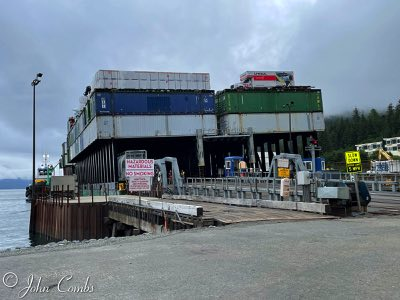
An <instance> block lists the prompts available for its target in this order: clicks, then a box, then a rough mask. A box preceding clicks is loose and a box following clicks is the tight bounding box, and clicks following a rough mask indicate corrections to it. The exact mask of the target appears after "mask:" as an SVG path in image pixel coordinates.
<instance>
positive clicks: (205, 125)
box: [114, 115, 217, 138]
mask: <svg viewBox="0 0 400 300" xmlns="http://www.w3.org/2000/svg"><path fill="white" fill-rule="evenodd" d="M114 124H115V138H135V137H154V136H195V135H196V130H197V129H202V130H203V131H204V132H216V130H217V118H216V116H215V115H163V116H162V115H151V116H139V115H137V116H115V117H114Z"/></svg>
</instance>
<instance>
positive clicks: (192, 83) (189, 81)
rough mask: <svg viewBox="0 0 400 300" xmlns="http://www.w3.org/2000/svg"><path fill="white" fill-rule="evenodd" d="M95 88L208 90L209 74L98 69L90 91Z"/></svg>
mask: <svg viewBox="0 0 400 300" xmlns="http://www.w3.org/2000/svg"><path fill="white" fill-rule="evenodd" d="M95 89H172V90H175V89H182V90H187V89H190V90H209V89H210V76H209V74H208V73H172V72H142V71H112V70H100V71H98V72H96V74H95V78H94V80H93V83H92V91H94V90H95Z"/></svg>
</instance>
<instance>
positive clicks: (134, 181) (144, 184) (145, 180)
mask: <svg viewBox="0 0 400 300" xmlns="http://www.w3.org/2000/svg"><path fill="white" fill-rule="evenodd" d="M150 190H151V177H137V176H135V177H133V176H132V177H129V191H130V192H145V191H150Z"/></svg>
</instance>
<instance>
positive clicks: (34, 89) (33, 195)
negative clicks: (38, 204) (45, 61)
mask: <svg viewBox="0 0 400 300" xmlns="http://www.w3.org/2000/svg"><path fill="white" fill-rule="evenodd" d="M42 76H43V74H42V73H37V74H36V78H35V79H33V80H32V83H31V85H32V86H33V125H32V194H31V195H32V201H35V92H36V86H37V85H38V84H39V82H40V80H41V78H42Z"/></svg>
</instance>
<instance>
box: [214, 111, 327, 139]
mask: <svg viewBox="0 0 400 300" xmlns="http://www.w3.org/2000/svg"><path fill="white" fill-rule="evenodd" d="M290 117H291V131H292V132H310V131H324V130H325V122H324V116H323V114H322V112H314V113H298V112H297V113H292V114H291V115H290ZM218 123H219V129H220V131H221V132H222V133H223V134H241V133H247V132H248V130H249V128H252V129H253V133H256V134H258V133H260V134H262V133H278V132H289V113H279V114H276V113H258V114H256V113H252V114H244V113H243V114H226V115H223V116H219V117H218Z"/></svg>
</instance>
